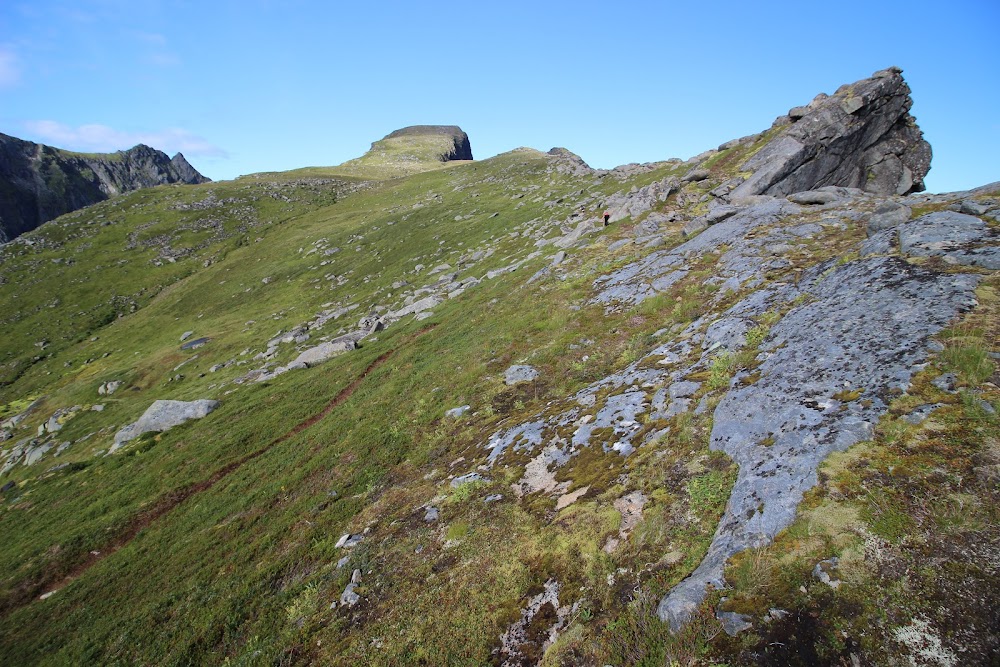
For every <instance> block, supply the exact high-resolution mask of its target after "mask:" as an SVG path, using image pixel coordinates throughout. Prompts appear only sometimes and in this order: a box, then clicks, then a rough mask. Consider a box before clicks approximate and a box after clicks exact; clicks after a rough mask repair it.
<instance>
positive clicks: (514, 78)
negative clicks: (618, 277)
mask: <svg viewBox="0 0 1000 667" xmlns="http://www.w3.org/2000/svg"><path fill="white" fill-rule="evenodd" d="M361 4H362V3H356V2H336V1H334V2H309V1H305V0H303V1H295V0H288V1H283V2H277V1H273V2H272V1H268V0H241V1H239V2H236V1H233V2H213V1H212V0H203V1H201V2H187V1H186V0H169V1H163V2H158V1H156V0H149V1H144V2H143V1H138V0H128V1H125V0H73V1H66V2H63V1H46V0H31V1H24V2H21V1H20V0H5V1H4V2H3V3H2V6H0V132H4V133H6V134H12V135H14V136H18V137H21V138H25V139H30V140H33V141H40V142H44V143H49V144H53V145H57V146H60V147H63V148H68V149H72V150H82V151H112V150H118V149H124V148H129V147H131V146H132V145H134V144H135V143H138V142H144V143H147V144H150V145H152V146H154V147H156V148H160V149H162V150H164V151H166V152H168V153H170V154H171V155H172V154H173V153H174V152H175V151H178V150H180V151H183V152H184V154H185V155H186V156H187V157H188V159H189V160H190V161H191V162H192V164H194V165H195V167H197V168H198V169H199V170H201V171H202V172H203V173H205V174H206V175H207V176H210V177H212V178H214V179H223V178H233V177H235V176H237V175H240V174H246V173H252V172H257V171H271V170H284V169H293V168H296V167H303V166H312V165H331V164H339V163H340V162H343V161H344V160H347V159H350V158H352V157H357V156H358V155H360V154H362V153H363V152H364V151H365V150H367V148H368V146H369V144H370V143H371V142H372V141H374V140H376V139H379V138H381V137H382V136H384V135H385V134H387V133H389V132H390V131H392V130H394V129H396V128H399V127H403V126H406V125H413V124H457V125H461V126H462V128H463V129H464V130H465V131H466V132H468V133H469V136H470V140H471V143H472V149H473V153H474V154H475V155H476V157H477V158H486V157H490V156H492V155H496V154H497V153H501V152H504V151H508V150H511V149H513V148H516V147H518V146H531V147H534V148H538V149H541V150H547V149H548V148H551V147H552V146H565V147H566V148H569V149H570V150H572V151H574V152H576V153H578V154H579V155H580V156H581V157H583V158H584V159H585V160H586V161H587V162H589V163H590V164H591V165H593V166H596V167H606V168H607V167H612V166H615V165H617V164H623V163H626V162H647V161H654V160H662V159H667V158H670V157H680V158H687V157H690V156H692V155H695V154H697V153H700V152H702V151H703V150H706V149H708V148H713V147H715V146H717V145H718V144H720V143H722V142H724V141H727V140H729V139H732V138H735V137H739V136H743V135H746V134H752V133H755V132H759V131H761V130H764V129H766V128H768V127H769V126H770V124H771V122H772V121H773V119H774V118H775V116H778V115H780V114H782V113H784V112H785V111H786V110H787V109H788V108H790V107H792V106H796V105H799V104H804V103H806V102H808V101H809V100H811V99H812V98H813V96H815V95H816V93H819V92H826V93H832V92H833V91H834V90H835V89H836V88H837V87H838V86H839V85H840V84H843V83H850V82H853V81H856V80H858V79H861V78H864V77H867V76H869V75H870V74H871V73H872V72H874V71H876V70H879V69H882V68H884V67H888V66H889V65H898V66H899V67H902V68H903V70H904V76H905V77H906V79H907V81H908V82H909V84H910V87H911V88H912V89H913V97H914V100H915V101H914V105H913V110H912V113H913V114H914V116H916V118H917V122H918V123H919V125H920V127H921V128H922V129H923V131H924V136H925V137H926V138H927V140H928V141H930V143H931V145H932V147H933V149H934V160H933V162H932V169H931V172H930V174H929V175H928V178H927V185H928V189H929V190H931V191H948V190H959V189H967V188H971V187H975V186H977V185H982V184H984V183H987V182H990V181H997V180H1000V159H998V155H1000V111H998V110H1000V85H998V84H1000V49H997V47H996V44H997V26H1000V2H998V1H997V0H954V1H952V2H949V3H941V2H924V1H923V0H913V1H910V2H872V1H871V0H865V1H864V2H858V1H855V0H840V1H838V2H836V3H808V2H802V3H760V2H757V3H753V2H715V3H711V4H709V3H692V2H670V1H661V2H617V3H611V2H586V1H582V2H545V1H544V0H536V1H535V2H519V1H516V0H514V1H511V2H505V3H458V2H435V3H413V2H407V3H402V2H399V3H395V2H377V1H370V2H368V3H364V6H361Z"/></svg>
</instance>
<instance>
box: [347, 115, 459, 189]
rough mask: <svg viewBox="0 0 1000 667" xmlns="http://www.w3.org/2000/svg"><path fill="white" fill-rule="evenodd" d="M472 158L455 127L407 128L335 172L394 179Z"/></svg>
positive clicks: (385, 139)
mask: <svg viewBox="0 0 1000 667" xmlns="http://www.w3.org/2000/svg"><path fill="white" fill-rule="evenodd" d="M472 159H473V157H472V146H471V145H470V144H469V135H467V134H466V133H465V132H464V131H463V130H462V128H460V127H458V126H457V125H411V126H409V127H404V128H400V129H398V130H395V131H393V132H390V133H389V134H387V135H386V136H385V137H383V138H382V139H380V140H378V141H376V142H373V143H372V147H371V148H370V149H369V150H368V152H367V153H365V154H364V155H363V156H361V157H359V158H355V159H354V160H349V161H347V162H345V163H344V164H342V165H341V166H340V168H339V170H340V171H344V172H346V173H348V174H352V175H357V176H366V177H369V178H395V177H399V176H408V175H410V174H416V173H419V172H422V171H430V170H432V169H440V168H441V167H443V166H445V165H446V163H448V162H454V161H456V160H472Z"/></svg>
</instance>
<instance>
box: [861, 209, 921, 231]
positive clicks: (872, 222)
mask: <svg viewBox="0 0 1000 667" xmlns="http://www.w3.org/2000/svg"><path fill="white" fill-rule="evenodd" d="M911 213H912V211H911V209H910V207H909V206H906V205H905V204H899V203H897V202H893V201H884V202H882V203H881V204H879V205H878V206H876V207H875V212H874V213H873V214H872V217H871V218H869V220H868V236H872V235H874V234H877V233H879V232H881V231H883V230H886V229H891V228H893V227H896V226H898V225H901V224H903V223H904V222H906V221H907V220H909V219H910V215H911Z"/></svg>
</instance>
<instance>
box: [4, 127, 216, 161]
mask: <svg viewBox="0 0 1000 667" xmlns="http://www.w3.org/2000/svg"><path fill="white" fill-rule="evenodd" d="M24 126H25V127H26V128H27V129H28V130H29V131H30V132H32V133H33V134H34V135H36V136H37V137H39V138H40V139H41V140H42V141H44V142H45V143H48V144H51V145H54V146H58V147H59V148H66V149H68V150H78V151H83V152H99V153H110V152H112V151H117V150H124V149H126V148H131V147H132V146H135V145H136V144H146V145H147V146H152V147H153V148H157V149H159V150H161V151H163V152H165V153H169V154H173V153H176V152H178V151H179V152H181V153H184V155H186V156H187V157H192V156H195V157H213V158H225V157H229V154H228V153H227V152H226V151H225V150H223V149H222V148H219V147H218V146H216V145H214V144H212V143H210V142H209V141H208V140H207V139H204V138H202V137H199V136H198V135H196V134H194V133H192V132H190V131H188V130H185V129H182V128H178V127H170V128H166V129H164V130H158V131H147V132H126V131H122V130H116V129H114V128H113V127H108V126H107V125H99V124H91V125H80V126H78V127H71V126H69V125H66V124H64V123H59V122H57V121H54V120H29V121H25V123H24Z"/></svg>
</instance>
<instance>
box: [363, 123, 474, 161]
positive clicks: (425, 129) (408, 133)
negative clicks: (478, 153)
mask: <svg viewBox="0 0 1000 667" xmlns="http://www.w3.org/2000/svg"><path fill="white" fill-rule="evenodd" d="M436 134H439V135H443V136H445V137H448V138H450V139H451V143H452V145H451V147H450V148H446V149H445V150H444V151H442V153H441V155H440V160H441V162H448V161H450V160H472V159H474V158H473V157H472V145H471V144H470V143H469V135H467V134H466V133H465V132H463V131H462V128H460V127H459V126H458V125H411V126H409V127H404V128H400V129H398V130H396V131H394V132H390V133H389V134H387V135H386V136H385V138H384V139H382V141H386V140H388V139H398V138H400V137H413V136H426V135H436ZM376 143H377V142H376ZM372 148H375V145H374V144H373V145H372Z"/></svg>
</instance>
